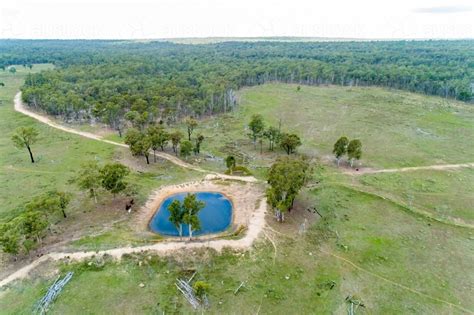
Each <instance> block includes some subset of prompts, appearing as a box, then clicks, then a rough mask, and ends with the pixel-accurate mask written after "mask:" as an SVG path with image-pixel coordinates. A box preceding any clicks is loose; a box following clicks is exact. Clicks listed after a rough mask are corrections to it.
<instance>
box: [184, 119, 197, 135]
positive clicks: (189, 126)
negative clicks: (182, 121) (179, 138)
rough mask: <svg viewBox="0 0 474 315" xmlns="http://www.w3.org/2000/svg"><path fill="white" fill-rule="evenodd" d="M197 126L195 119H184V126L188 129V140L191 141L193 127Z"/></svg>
mask: <svg viewBox="0 0 474 315" xmlns="http://www.w3.org/2000/svg"><path fill="white" fill-rule="evenodd" d="M197 126H198V122H197V120H196V119H194V118H192V117H189V118H187V119H186V128H187V130H188V141H191V135H192V134H193V131H194V129H195V128H196V127H197Z"/></svg>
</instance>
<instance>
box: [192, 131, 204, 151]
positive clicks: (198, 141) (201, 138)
mask: <svg viewBox="0 0 474 315" xmlns="http://www.w3.org/2000/svg"><path fill="white" fill-rule="evenodd" d="M203 141H204V136H203V135H202V134H198V135H197V136H196V139H195V145H194V153H196V154H199V153H201V144H202V142H203Z"/></svg>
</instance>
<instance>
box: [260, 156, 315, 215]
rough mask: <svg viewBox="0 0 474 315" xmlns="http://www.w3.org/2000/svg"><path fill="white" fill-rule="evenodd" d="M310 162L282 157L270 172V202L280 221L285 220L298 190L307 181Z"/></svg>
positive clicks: (268, 190)
mask: <svg viewBox="0 0 474 315" xmlns="http://www.w3.org/2000/svg"><path fill="white" fill-rule="evenodd" d="M308 170H309V164H308V162H306V161H305V160H304V159H301V158H299V159H295V158H290V157H280V158H278V159H277V161H276V162H275V163H274V164H273V165H272V167H271V168H270V170H269V172H268V184H269V185H270V187H269V188H268V189H267V193H266V195H267V200H268V203H269V204H270V205H271V207H272V208H273V209H274V211H275V216H276V218H277V220H278V221H279V222H283V221H284V220H285V213H286V212H287V211H291V208H292V207H293V203H294V201H295V198H296V196H297V195H298V192H299V191H300V190H301V188H303V186H304V184H305V183H306V180H307V177H308V173H309V171H308Z"/></svg>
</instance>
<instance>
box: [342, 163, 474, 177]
mask: <svg viewBox="0 0 474 315" xmlns="http://www.w3.org/2000/svg"><path fill="white" fill-rule="evenodd" d="M468 167H474V162H473V163H460V164H435V165H426V166H412V167H400V168H383V169H372V168H365V169H359V170H358V171H357V170H354V169H345V170H344V173H345V174H348V175H365V174H380V173H402V172H413V171H422V170H435V171H444V170H452V169H458V168H468Z"/></svg>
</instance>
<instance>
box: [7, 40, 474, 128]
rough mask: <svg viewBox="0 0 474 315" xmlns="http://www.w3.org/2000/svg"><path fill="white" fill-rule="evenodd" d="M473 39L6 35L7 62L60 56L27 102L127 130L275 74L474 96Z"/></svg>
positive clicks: (232, 100) (203, 110)
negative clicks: (187, 40) (130, 123)
mask: <svg viewBox="0 0 474 315" xmlns="http://www.w3.org/2000/svg"><path fill="white" fill-rule="evenodd" d="M472 43H473V42H472V41H470V40H459V41H387V42H344V43H342V42H339V43H338V42H335V43H296V42H293V43H279V42H256V43H246V42H233V43H218V44H208V45H182V44H173V43H167V42H150V43H134V42H127V41H118V42H117V41H87V42H83V41H0V51H1V53H0V65H2V68H6V66H8V65H9V64H13V63H17V64H25V65H26V64H32V63H35V62H52V63H54V64H55V65H56V66H57V67H56V68H55V69H54V70H50V71H43V72H41V73H37V74H31V75H29V76H28V77H27V79H26V81H25V84H24V86H23V88H22V91H23V99H24V101H25V102H27V103H28V104H29V105H30V106H33V107H36V108H38V109H42V110H44V111H46V112H48V113H49V114H53V115H60V116H62V117H64V118H65V119H66V120H100V121H103V122H104V123H107V124H109V125H110V126H111V127H112V128H115V129H117V131H118V132H119V133H120V128H121V125H122V124H123V121H124V120H125V116H126V115H130V116H133V117H135V118H138V119H142V120H145V121H154V120H155V121H157V120H160V119H161V120H163V121H164V122H165V123H173V122H175V121H176V120H177V119H178V118H179V117H186V116H194V117H197V118H199V117H200V116H202V115H212V114H214V113H219V112H226V111H230V110H232V109H233V108H234V107H235V106H236V105H237V98H236V95H235V91H236V90H237V89H239V88H241V87H243V86H252V85H258V84H263V83H266V82H274V81H278V82H288V83H297V84H308V85H322V84H338V85H345V86H367V85H377V86H384V87H390V88H397V89H404V90H409V91H415V92H420V93H425V94H432V95H439V96H443V97H447V98H455V99H459V100H463V101H471V100H472V97H473V91H472V86H471V85H472V82H473V81H474V71H473V68H474V67H472V65H473V63H474V53H473V51H474V50H473V49H472V46H473V44H472ZM129 112H132V113H131V114H128V113H129Z"/></svg>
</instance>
